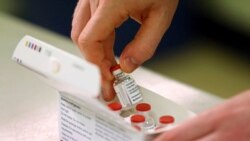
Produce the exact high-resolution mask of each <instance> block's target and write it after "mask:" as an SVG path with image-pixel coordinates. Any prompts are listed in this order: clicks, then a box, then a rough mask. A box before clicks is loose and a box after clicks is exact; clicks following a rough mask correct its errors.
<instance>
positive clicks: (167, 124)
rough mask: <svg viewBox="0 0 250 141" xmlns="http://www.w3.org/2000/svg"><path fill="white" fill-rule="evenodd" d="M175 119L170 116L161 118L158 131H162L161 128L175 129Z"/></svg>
mask: <svg viewBox="0 0 250 141" xmlns="http://www.w3.org/2000/svg"><path fill="white" fill-rule="evenodd" d="M174 121H175V119H174V117H173V116H170V115H163V116H161V117H160V118H159V125H158V126H157V128H156V130H158V129H161V128H169V129H171V128H173V127H174V126H173V123H174Z"/></svg>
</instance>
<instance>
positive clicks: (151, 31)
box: [120, 11, 171, 72]
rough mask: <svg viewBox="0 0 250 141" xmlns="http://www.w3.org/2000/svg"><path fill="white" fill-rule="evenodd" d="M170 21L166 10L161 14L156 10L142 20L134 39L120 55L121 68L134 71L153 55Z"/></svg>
mask: <svg viewBox="0 0 250 141" xmlns="http://www.w3.org/2000/svg"><path fill="white" fill-rule="evenodd" d="M170 21H171V20H168V16H167V14H165V13H164V12H162V13H160V14H159V12H154V11H153V12H151V13H150V14H149V15H148V17H146V18H145V19H144V21H142V25H141V28H140V29H139V31H138V33H137V34H136V36H135V38H134V40H133V41H132V42H130V43H129V44H128V45H127V46H126V48H125V49H124V51H123V52H122V55H121V57H120V62H121V68H122V69H123V70H124V71H125V72H132V71H133V70H134V69H136V68H137V67H138V66H139V65H141V64H142V63H143V62H145V61H146V60H148V59H150V58H151V57H152V56H153V54H154V52H155V50H156V48H157V46H158V44H159V42H160V40H161V38H162V36H163V34H164V33H165V31H166V29H167V28H168V26H169V24H170Z"/></svg>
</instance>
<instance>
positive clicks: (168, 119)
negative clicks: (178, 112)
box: [159, 115, 174, 124]
mask: <svg viewBox="0 0 250 141" xmlns="http://www.w3.org/2000/svg"><path fill="white" fill-rule="evenodd" d="M159 122H160V123H162V124H169V123H173V122H174V117H173V116H170V115H164V116H161V117H160V118H159Z"/></svg>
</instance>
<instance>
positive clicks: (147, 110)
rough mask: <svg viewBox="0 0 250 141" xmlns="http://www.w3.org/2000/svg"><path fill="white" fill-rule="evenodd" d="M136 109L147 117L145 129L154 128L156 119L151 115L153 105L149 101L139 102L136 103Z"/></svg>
mask: <svg viewBox="0 0 250 141" xmlns="http://www.w3.org/2000/svg"><path fill="white" fill-rule="evenodd" d="M136 111H137V113H138V114H141V115H143V116H144V117H145V122H144V125H143V128H144V130H147V131H149V130H154V128H155V120H154V118H153V116H152V115H151V106H150V104H148V103H139V104H137V105H136Z"/></svg>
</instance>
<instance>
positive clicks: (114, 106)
mask: <svg viewBox="0 0 250 141" xmlns="http://www.w3.org/2000/svg"><path fill="white" fill-rule="evenodd" d="M108 107H109V108H110V109H111V110H113V111H118V110H121V109H122V105H121V104H120V103H118V102H113V103H110V104H108Z"/></svg>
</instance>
